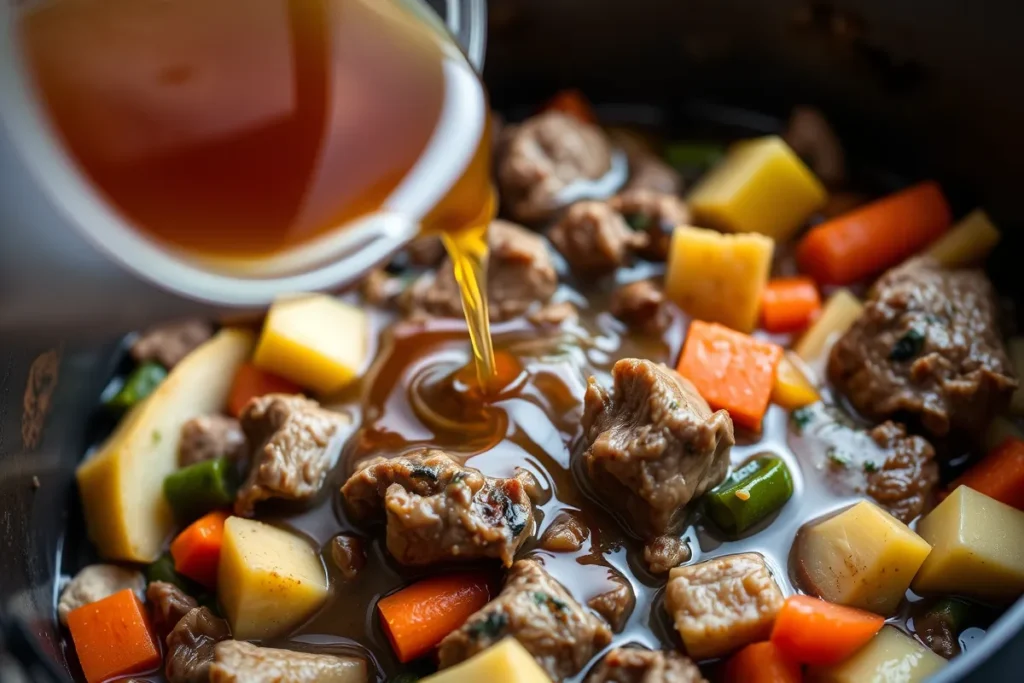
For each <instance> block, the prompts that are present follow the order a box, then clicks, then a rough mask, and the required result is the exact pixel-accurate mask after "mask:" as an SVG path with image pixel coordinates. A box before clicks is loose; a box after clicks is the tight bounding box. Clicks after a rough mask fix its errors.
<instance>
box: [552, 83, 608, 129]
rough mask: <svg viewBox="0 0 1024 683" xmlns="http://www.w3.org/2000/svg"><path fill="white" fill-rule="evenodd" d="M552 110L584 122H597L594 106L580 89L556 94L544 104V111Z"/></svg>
mask: <svg viewBox="0 0 1024 683" xmlns="http://www.w3.org/2000/svg"><path fill="white" fill-rule="evenodd" d="M552 110H554V111H560V112H563V113H565V114H569V115H570V116H575V117H576V118H577V119H579V120H580V121H583V122H584V123H597V114H595V113H594V108H593V107H592V106H590V101H589V100H588V99H587V97H586V95H584V94H583V93H581V92H580V91H579V90H575V89H570V90H563V91H561V92H559V93H558V94H556V95H555V96H554V97H552V98H551V99H550V100H548V102H547V104H545V105H544V111H552Z"/></svg>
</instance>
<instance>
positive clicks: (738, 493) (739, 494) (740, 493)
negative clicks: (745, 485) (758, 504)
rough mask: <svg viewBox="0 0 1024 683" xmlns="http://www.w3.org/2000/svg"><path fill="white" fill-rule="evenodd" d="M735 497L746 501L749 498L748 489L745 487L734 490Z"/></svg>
mask: <svg viewBox="0 0 1024 683" xmlns="http://www.w3.org/2000/svg"><path fill="white" fill-rule="evenodd" d="M736 497H737V498H739V499H740V500H742V501H744V502H746V501H748V500H750V491H748V490H746V489H740V490H738V491H736Z"/></svg>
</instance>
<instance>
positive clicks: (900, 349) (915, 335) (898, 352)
mask: <svg viewBox="0 0 1024 683" xmlns="http://www.w3.org/2000/svg"><path fill="white" fill-rule="evenodd" d="M922 348H924V333H922V332H921V330H918V329H915V328H913V327H911V328H910V329H909V330H907V331H906V333H904V335H903V336H902V337H900V338H899V339H897V340H896V343H895V344H893V346H892V351H890V352H889V360H895V361H901V360H910V359H911V358H913V357H914V356H916V355H917V354H919V353H921V349H922Z"/></svg>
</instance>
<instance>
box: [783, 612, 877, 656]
mask: <svg viewBox="0 0 1024 683" xmlns="http://www.w3.org/2000/svg"><path fill="white" fill-rule="evenodd" d="M884 623H885V617H881V616H879V615H877V614H872V613H870V612H865V611H863V610H859V609H854V608H853V607H844V606H842V605H836V604H833V603H831V602H825V601H824V600H819V599H818V598H812V597H810V596H807V595H792V596H790V597H788V598H786V602H785V603H784V604H783V605H782V609H781V610H779V613H778V615H777V616H776V617H775V626H774V627H773V628H772V637H771V641H772V643H774V644H775V646H776V647H777V648H779V650H781V651H782V652H783V653H784V654H785V655H786V656H787V657H789V658H791V659H793V660H795V661H797V662H800V663H802V664H812V665H815V666H829V665H831V664H838V663H839V662H841V661H843V660H845V659H846V658H848V657H849V656H850V655H852V654H853V653H854V652H856V651H857V650H859V649H860V648H862V647H864V645H866V644H867V642H868V641H869V640H871V639H872V638H873V637H874V635H875V634H876V633H878V630H879V629H880V628H882V625H883V624H884Z"/></svg>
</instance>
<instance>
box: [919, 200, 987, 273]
mask: <svg viewBox="0 0 1024 683" xmlns="http://www.w3.org/2000/svg"><path fill="white" fill-rule="evenodd" d="M999 238H1000V234H999V229H998V228H996V226H995V225H993V224H992V220H991V219H990V218H989V217H988V214H987V213H985V212H984V211H983V210H981V209H975V210H974V211H972V212H971V213H969V214H967V215H966V216H964V218H963V219H962V220H961V221H960V222H959V223H957V224H956V225H954V226H953V228H952V229H951V230H950V231H949V232H947V233H946V234H945V235H943V236H942V237H940V238H939V239H938V240H937V241H936V242H934V243H932V245H931V246H930V247H928V251H927V252H925V253H926V254H928V255H929V256H931V257H932V258H934V259H936V260H937V261H938V262H939V263H941V264H942V265H944V266H945V267H946V268H967V267H969V266H976V265H978V264H979V263H981V262H982V261H984V260H985V257H986V256H988V253H989V252H990V251H992V248H993V247H995V246H996V245H997V244H998V243H999Z"/></svg>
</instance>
